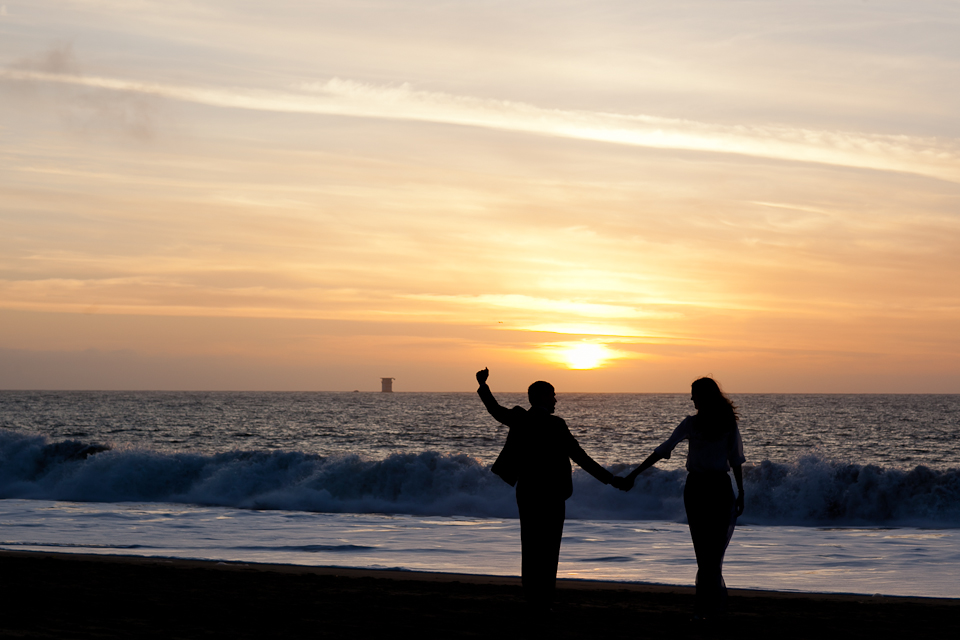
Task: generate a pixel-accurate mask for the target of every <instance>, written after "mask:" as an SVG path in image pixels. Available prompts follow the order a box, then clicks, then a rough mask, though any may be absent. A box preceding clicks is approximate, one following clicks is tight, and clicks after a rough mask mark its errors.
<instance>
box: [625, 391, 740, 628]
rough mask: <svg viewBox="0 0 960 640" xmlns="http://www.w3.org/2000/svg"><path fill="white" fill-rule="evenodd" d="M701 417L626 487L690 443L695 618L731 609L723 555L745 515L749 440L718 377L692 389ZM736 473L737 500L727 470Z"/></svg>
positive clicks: (687, 500) (687, 422) (683, 426)
mask: <svg viewBox="0 0 960 640" xmlns="http://www.w3.org/2000/svg"><path fill="white" fill-rule="evenodd" d="M691 395H692V398H691V399H692V400H693V406H694V407H696V409H697V414H696V415H695V416H687V417H686V418H685V419H684V420H683V422H681V423H680V425H679V426H678V427H677V428H676V429H675V430H674V432H673V435H672V436H670V438H669V439H668V440H667V441H666V442H664V443H663V444H662V445H660V446H659V447H657V448H656V449H655V450H654V452H653V453H652V454H650V457H648V458H647V459H646V460H644V461H643V463H642V464H641V465H640V466H639V467H637V468H636V469H634V470H633V472H632V473H630V475H628V476H627V478H626V480H627V482H626V486H625V489H626V490H629V489H630V488H632V487H633V482H634V480H635V479H636V477H637V476H638V475H639V474H641V473H643V471H645V470H646V469H648V468H650V467H652V466H653V465H654V464H656V463H657V462H658V461H659V460H662V459H663V458H669V457H670V454H671V452H672V451H673V448H674V447H676V446H677V444H678V443H679V442H680V441H681V440H687V441H689V449H688V451H687V471H688V475H687V482H686V486H684V489H683V504H684V507H686V511H687V523H688V524H689V525H690V537H691V538H693V549H694V551H695V552H696V554H697V583H696V584H697V595H696V605H695V609H694V619H703V618H705V617H708V616H712V615H716V614H722V613H724V612H725V611H726V604H727V602H726V601H727V587H726V585H725V584H724V582H723V574H722V569H723V554H724V553H725V552H726V550H727V544H729V542H730V537H731V536H732V535H733V529H734V527H735V526H736V524H737V518H738V517H739V516H740V515H742V514H743V468H742V466H741V465H742V464H743V463H744V462H745V461H746V458H744V456H743V440H742V439H741V438H740V430H739V429H738V428H737V417H738V416H737V409H736V407H735V406H734V405H733V403H732V402H730V400H729V399H728V398H727V397H726V396H725V395H723V392H722V391H720V387H719V386H718V385H717V383H716V382H715V381H714V380H713V378H700V379H698V380H696V381H695V382H694V383H693V385H692V387H691ZM731 468H732V469H733V475H734V477H735V478H736V480H737V496H736V498H734V495H733V487H732V486H731V484H730V476H729V475H727V472H728V471H730V469H731Z"/></svg>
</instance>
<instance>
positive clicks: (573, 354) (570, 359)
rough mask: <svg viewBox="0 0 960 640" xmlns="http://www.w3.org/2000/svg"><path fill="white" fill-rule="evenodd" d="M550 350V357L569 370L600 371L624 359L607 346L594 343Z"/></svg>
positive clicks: (581, 343)
mask: <svg viewBox="0 0 960 640" xmlns="http://www.w3.org/2000/svg"><path fill="white" fill-rule="evenodd" d="M548 348H549V357H550V358H551V359H552V360H555V361H557V362H559V363H560V364H562V365H564V366H565V367H566V368H568V369H580V370H583V369H599V368H601V367H603V366H604V365H605V364H606V363H607V362H608V361H610V360H613V359H614V358H619V357H622V356H621V355H620V354H618V353H617V352H615V351H614V350H612V349H610V348H609V347H607V346H606V345H603V344H598V343H594V342H569V343H562V344H557V345H550V346H549V347H548Z"/></svg>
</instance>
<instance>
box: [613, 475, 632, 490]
mask: <svg viewBox="0 0 960 640" xmlns="http://www.w3.org/2000/svg"><path fill="white" fill-rule="evenodd" d="M633 481H634V479H633V478H631V477H626V478H621V477H620V476H614V477H613V479H612V480H611V481H610V484H612V485H613V486H614V487H616V488H617V489H620V491H630V489H633Z"/></svg>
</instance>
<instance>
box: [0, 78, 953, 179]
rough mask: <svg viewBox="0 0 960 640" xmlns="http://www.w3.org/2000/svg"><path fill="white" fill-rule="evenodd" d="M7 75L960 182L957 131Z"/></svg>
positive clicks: (316, 89) (377, 89)
mask: <svg viewBox="0 0 960 640" xmlns="http://www.w3.org/2000/svg"><path fill="white" fill-rule="evenodd" d="M0 78H2V79H5V80H20V81H41V82H52V83H66V84H73V85H82V86H85V87H91V88H99V89H105V90H111V91H122V92H133V93H138V94H146V95H151V96H159V97H163V98H168V99H172V100H180V101H187V102H194V103H200V104H205V105H210V106H216V107H224V108H234V109H249V110H259V111H275V112H291V113H308V114H311V113H312V114H318V115H343V116H352V117H360V118H378V119H391V120H406V121H417V122H432V123H441V124H452V125H461V126H472V127H484V128H490V129H498V130H502V131H514V132H518V133H527V134H533V135H543V136H552V137H560V138H568V139H577V140H590V141H597V142H606V143H610V144H619V145H628V146H636V147H648V148H657V149H678V150H689V151H701V152H713V153H727V154H739V155H746V156H754V157H760V158H770V159H776V160H786V161H800V162H814V163H823V164H829V165H836V166H844V167H853V168H864V169H877V170H884V171H897V172H904V173H912V174H920V175H926V176H931V177H936V178H940V179H945V180H949V181H952V182H960V142H958V141H957V140H955V139H952V138H951V139H941V138H932V137H917V136H907V135H879V134H870V133H859V132H849V131H826V130H814V129H805V128H791V127H784V126H765V125H743V126H729V125H718V124H711V123H706V122H698V121H692V120H681V119H672V118H662V117H655V116H648V115H636V114H618V113H604V112H593V111H576V110H563V109H549V108H544V107H538V106H535V105H531V104H527V103H522V102H513V101H506V100H491V99H483V98H476V97H470V96H457V95H452V94H447V93H440V92H430V91H420V90H416V89H414V88H412V87H411V86H410V85H408V84H401V85H397V86H377V85H371V84H364V83H360V82H354V81H350V80H342V79H339V78H334V79H331V80H328V81H326V82H315V83H300V84H298V85H296V86H292V87H290V88H289V90H287V91H256V90H230V89H218V88H198V87H186V86H177V85H168V84H158V83H145V82H134V81H130V80H123V79H118V78H106V77H97V76H81V75H76V74H63V73H51V72H48V71H40V70H32V69H6V70H0Z"/></svg>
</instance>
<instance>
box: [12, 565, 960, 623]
mask: <svg viewBox="0 0 960 640" xmlns="http://www.w3.org/2000/svg"><path fill="white" fill-rule="evenodd" d="M5 557H15V558H24V559H29V558H53V559H61V558H69V559H72V560H76V561H78V562H94V563H96V562H104V563H116V564H121V565H132V566H152V565H162V566H172V567H176V568H182V569H213V570H218V571H244V572H258V571H259V572H273V573H280V574H292V575H317V576H333V577H338V578H370V579H378V580H394V581H409V582H427V583H464V584H478V585H499V586H505V587H520V577H519V576H500V575H489V574H482V573H451V572H444V571H420V570H415V569H390V568H384V569H377V568H369V567H341V566H334V565H298V564H283V563H271V562H246V561H241V560H207V559H196V558H172V557H164V556H137V555H120V554H98V553H71V552H57V551H19V550H10V549H0V561H2V560H3V558H5ZM557 589H558V590H575V591H611V590H612V591H628V592H637V593H665V594H678V595H689V596H692V595H693V594H694V587H693V586H692V585H690V586H687V585H671V584H660V583H655V582H631V581H623V582H620V581H616V580H593V579H590V578H557ZM728 592H729V594H730V597H738V598H756V597H770V598H795V597H799V598H808V599H815V600H819V599H826V600H837V601H859V600H863V599H864V598H868V599H870V600H874V599H876V600H877V601H879V600H883V599H889V600H894V601H896V602H916V603H925V602H927V603H928V602H941V603H944V604H948V605H953V606H958V607H960V597H958V598H949V597H942V596H899V595H889V594H882V593H872V594H871V593H837V592H830V591H778V590H775V589H742V588H733V587H731V588H729V589H728ZM958 614H960V611H958Z"/></svg>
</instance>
